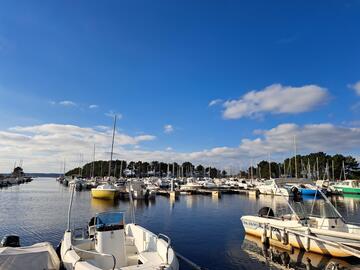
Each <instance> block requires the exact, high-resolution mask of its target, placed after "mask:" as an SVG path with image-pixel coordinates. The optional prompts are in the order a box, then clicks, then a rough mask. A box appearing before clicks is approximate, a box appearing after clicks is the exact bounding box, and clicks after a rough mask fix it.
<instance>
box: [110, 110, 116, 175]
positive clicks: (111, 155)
mask: <svg viewBox="0 0 360 270" xmlns="http://www.w3.org/2000/svg"><path fill="white" fill-rule="evenodd" d="M115 127H116V114H115V115H114V128H113V133H112V142H111V153H110V163H109V179H110V176H111V165H112V158H113V151H114V139H115Z"/></svg>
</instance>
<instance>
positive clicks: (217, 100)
mask: <svg viewBox="0 0 360 270" xmlns="http://www.w3.org/2000/svg"><path fill="white" fill-rule="evenodd" d="M221 102H222V99H214V100H212V101H210V102H209V107H211V106H215V105H217V104H219V103H221Z"/></svg>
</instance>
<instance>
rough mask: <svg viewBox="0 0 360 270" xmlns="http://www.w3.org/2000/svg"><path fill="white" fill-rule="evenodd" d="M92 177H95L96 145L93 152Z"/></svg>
mask: <svg viewBox="0 0 360 270" xmlns="http://www.w3.org/2000/svg"><path fill="white" fill-rule="evenodd" d="M91 177H95V144H94V152H93V164H92V172H91Z"/></svg>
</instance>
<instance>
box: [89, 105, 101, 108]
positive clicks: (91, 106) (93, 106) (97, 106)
mask: <svg viewBox="0 0 360 270" xmlns="http://www.w3.org/2000/svg"><path fill="white" fill-rule="evenodd" d="M97 108H99V105H96V104H91V105H89V109H97Z"/></svg>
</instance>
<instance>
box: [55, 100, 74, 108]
mask: <svg viewBox="0 0 360 270" xmlns="http://www.w3.org/2000/svg"><path fill="white" fill-rule="evenodd" d="M59 105H62V106H69V107H70V106H76V103H75V102H74V101H71V100H63V101H59Z"/></svg>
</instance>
